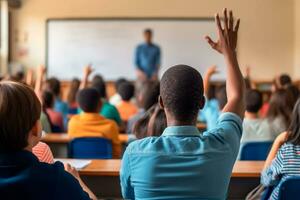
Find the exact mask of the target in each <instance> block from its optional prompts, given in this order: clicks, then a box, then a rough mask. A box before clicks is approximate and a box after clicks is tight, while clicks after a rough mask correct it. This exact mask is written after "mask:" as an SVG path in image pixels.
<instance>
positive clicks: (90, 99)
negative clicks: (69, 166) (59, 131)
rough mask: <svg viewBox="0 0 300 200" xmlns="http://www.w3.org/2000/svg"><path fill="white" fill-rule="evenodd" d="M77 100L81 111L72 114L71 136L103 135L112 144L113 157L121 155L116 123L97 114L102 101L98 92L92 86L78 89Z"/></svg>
mask: <svg viewBox="0 0 300 200" xmlns="http://www.w3.org/2000/svg"><path fill="white" fill-rule="evenodd" d="M77 102H78V104H79V106H80V108H81V109H82V110H83V113H81V114H79V115H74V116H73V117H72V118H71V119H70V121H69V125H68V134H69V135H70V136H71V137H103V138H107V139H110V140H111V141H112V145H113V157H114V158H119V157H120V155H121V143H120V140H119V130H118V125H117V124H116V123H115V122H114V121H112V120H109V119H105V118H104V117H103V116H101V115H99V111H100V110H101V106H102V102H101V98H100V94H99V93H98V92H97V90H96V89H94V88H86V89H83V90H80V91H79V93H78V97H77Z"/></svg>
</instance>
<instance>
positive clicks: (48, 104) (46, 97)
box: [42, 91, 54, 108]
mask: <svg viewBox="0 0 300 200" xmlns="http://www.w3.org/2000/svg"><path fill="white" fill-rule="evenodd" d="M42 100H43V106H44V108H53V106H54V95H53V93H52V92H50V91H44V92H43V93H42Z"/></svg>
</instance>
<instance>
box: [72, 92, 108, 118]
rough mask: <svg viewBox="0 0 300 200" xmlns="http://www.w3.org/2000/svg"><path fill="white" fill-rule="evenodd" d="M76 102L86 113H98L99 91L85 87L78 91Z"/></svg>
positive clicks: (99, 105) (99, 104)
mask: <svg viewBox="0 0 300 200" xmlns="http://www.w3.org/2000/svg"><path fill="white" fill-rule="evenodd" d="M77 102H78V104H79V107H80V108H81V109H82V110H83V111H84V112H86V113H99V112H100V109H101V106H102V103H101V97H100V94H99V92H98V91H97V90H96V89H95V88H86V89H82V90H80V91H79V92H78V95H77Z"/></svg>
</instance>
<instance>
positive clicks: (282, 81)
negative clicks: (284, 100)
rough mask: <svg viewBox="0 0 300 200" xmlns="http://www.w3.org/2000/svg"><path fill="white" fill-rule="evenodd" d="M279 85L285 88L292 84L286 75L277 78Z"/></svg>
mask: <svg viewBox="0 0 300 200" xmlns="http://www.w3.org/2000/svg"><path fill="white" fill-rule="evenodd" d="M279 84H280V86H281V87H285V86H287V85H289V84H292V79H291V77H290V76H289V75H288V74H281V75H280V77H279Z"/></svg>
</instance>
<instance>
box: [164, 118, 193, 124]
mask: <svg viewBox="0 0 300 200" xmlns="http://www.w3.org/2000/svg"><path fill="white" fill-rule="evenodd" d="M167 121H168V123H167V124H168V126H196V123H197V120H193V121H190V122H182V121H178V120H176V119H168V120H167Z"/></svg>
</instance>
